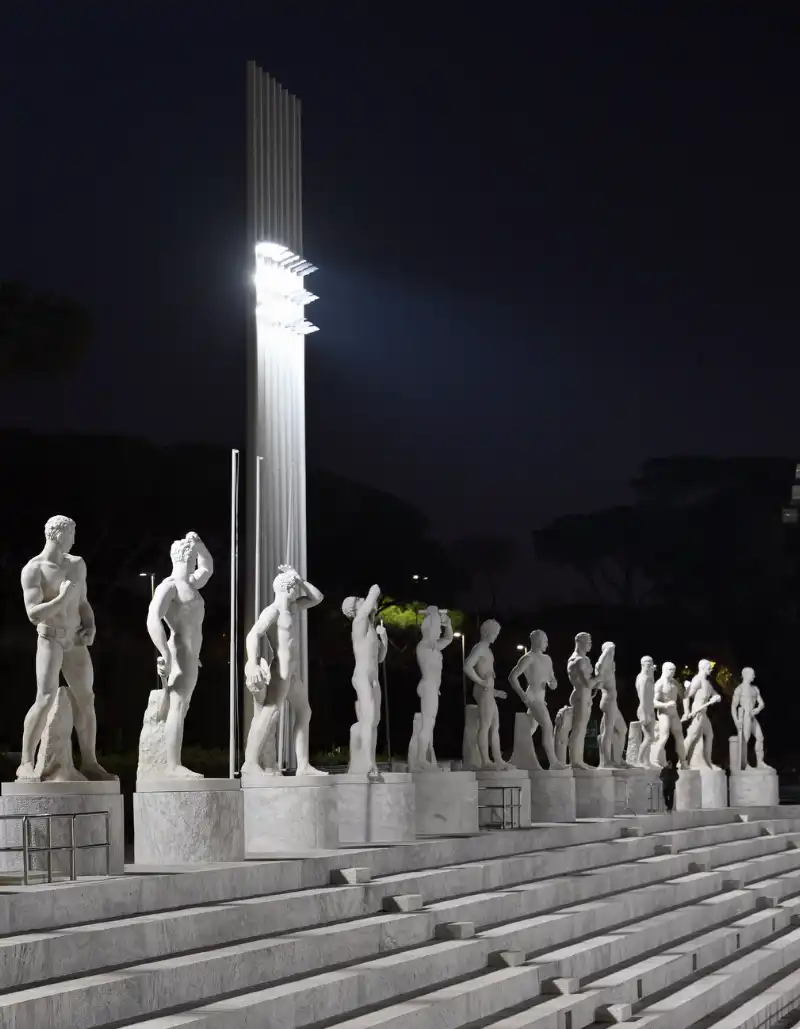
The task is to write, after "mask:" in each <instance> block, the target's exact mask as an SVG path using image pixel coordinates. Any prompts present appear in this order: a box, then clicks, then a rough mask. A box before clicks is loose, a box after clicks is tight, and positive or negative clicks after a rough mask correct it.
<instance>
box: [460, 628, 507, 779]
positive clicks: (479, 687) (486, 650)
mask: <svg viewBox="0 0 800 1029" xmlns="http://www.w3.org/2000/svg"><path fill="white" fill-rule="evenodd" d="M480 633H481V638H480V640H479V641H478V642H477V643H476V644H475V646H474V647H473V648H472V650H471V651H470V652H469V655H468V656H467V660H466V661H465V662H464V674H465V675H466V676H467V678H468V679H469V680H470V681H471V682H473V683H474V684H475V685H474V687H473V690H472V696H473V698H474V700H475V703H476V704H477V705H478V753H479V754H480V757H481V767H482V768H486V769H496V770H498V771H502V770H504V769H506V768H509V767H510V765H507V764H506V762H505V761H503V753H502V751H501V750H500V712H499V710H498V708H497V698H498V697H499V698H500V699H501V700H504V699H505V697H506V694H505V692H504V691H503V690H496V689H495V688H494V654H493V653H492V644H493V643H494V641H495V640H496V639H497V637H498V636H499V635H500V623H499V622H497V621H495V619H494V618H490V619H489V620H488V621H486V622H484V623H483V625H482V626H481V629H480ZM490 754H491V756H490Z"/></svg>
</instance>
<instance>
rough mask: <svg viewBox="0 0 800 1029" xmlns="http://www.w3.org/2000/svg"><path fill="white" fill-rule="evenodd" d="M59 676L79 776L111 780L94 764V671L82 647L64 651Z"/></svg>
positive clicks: (114, 777) (110, 777) (102, 769)
mask: <svg viewBox="0 0 800 1029" xmlns="http://www.w3.org/2000/svg"><path fill="white" fill-rule="evenodd" d="M62 672H63V674H64V679H65V681H66V683H67V685H68V686H69V699H70V701H71V702H72V719H73V722H74V723H75V734H76V736H77V737H78V746H79V747H80V751H81V772H82V773H83V774H84V775H85V776H86V778H87V779H95V780H106V781H109V780H114V779H116V776H115V775H111V774H110V773H109V772H107V771H106V770H105V768H102V767H101V766H100V765H99V764H98V763H97V754H96V752H95V746H96V740H97V717H96V715H95V710H94V669H93V668H92V659H91V657H90V656H89V651H88V649H87V648H86V647H72V648H71V649H69V650H66V651H64V658H63V665H62Z"/></svg>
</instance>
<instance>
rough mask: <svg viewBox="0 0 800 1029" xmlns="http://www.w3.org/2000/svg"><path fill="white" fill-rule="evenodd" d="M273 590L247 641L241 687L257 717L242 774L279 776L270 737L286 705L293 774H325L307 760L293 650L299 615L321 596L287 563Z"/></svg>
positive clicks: (304, 706) (304, 705) (305, 717)
mask: <svg viewBox="0 0 800 1029" xmlns="http://www.w3.org/2000/svg"><path fill="white" fill-rule="evenodd" d="M272 588H273V591H274V593H275V596H274V599H273V601H272V603H271V604H270V605H269V606H268V607H265V608H264V610H263V611H262V612H261V614H260V615H259V616H258V618H257V619H256V623H255V625H254V626H253V628H252V629H251V630H250V632H249V633H248V634H247V639H246V640H245V651H246V655H247V661H246V663H245V666H244V676H245V685H246V686H247V688H248V690H250V692H251V693H252V694H253V698H254V701H255V714H254V715H253V721H252V722H251V723H250V731H249V733H248V734H247V743H246V745H245V751H244V764H243V765H242V775H243V776H247V777H248V778H258V777H262V776H273V775H280V774H281V770H280V768H279V766H278V762H277V757H276V754H275V750H274V748H273V747H272V746H271V737H272V731H273V729H274V728H275V725H276V723H277V720H278V716H279V714H280V710H281V708H282V707H283V705H284V704H286V703H288V705H289V707H290V708H291V710H292V714H293V715H294V750H295V756H296V758H297V775H327V774H328V773H327V772H321V771H319V770H318V769H316V768H314V767H313V766H312V765H311V763H310V762H309V740H308V727H309V723H310V722H311V707H310V705H309V703H308V685H307V683H305V682H304V681H303V677H302V674H301V670H300V655H299V654H298V646H297V636H298V634H299V632H300V625H299V621H300V612H301V611H307V610H308V609H309V608H312V607H316V606H317V604H319V603H321V602H322V600H323V599H324V598H323V596H322V594H321V593H320V591H319V590H318V589H317V588H316V586H312V585H311V583H310V582H308V581H307V580H306V579H304V578H303V577H302V575H300V573H299V572H298V571H296V570H295V569H294V568H292V566H291V565H280V566H279V568H278V574H277V575H276V576H275V579H274V581H273V583H272Z"/></svg>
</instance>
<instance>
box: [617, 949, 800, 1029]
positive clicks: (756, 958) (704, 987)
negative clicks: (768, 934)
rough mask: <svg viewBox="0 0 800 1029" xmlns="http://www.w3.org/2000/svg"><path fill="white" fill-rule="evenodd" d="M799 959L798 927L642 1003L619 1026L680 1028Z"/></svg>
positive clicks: (741, 995)
mask: <svg viewBox="0 0 800 1029" xmlns="http://www.w3.org/2000/svg"><path fill="white" fill-rule="evenodd" d="M798 963H800V929H791V930H789V931H788V932H785V933H783V934H779V935H777V936H776V937H774V938H773V939H771V940H770V941H769V942H768V943H767V944H766V945H765V946H760V947H757V948H756V949H755V950H752V951H750V953H749V954H745V955H743V956H742V957H739V958H736V959H734V960H732V961H729V962H727V963H726V964H724V965H722V966H720V967H717V968H714V969H712V970H711V971H709V972H708V973H706V974H705V975H700V976H698V977H697V978H695V979H694V980H693V981H692V982H690V983H689V984H688V985H686V986H684V987H682V988H681V989H679V990H674V991H671V992H670V993H669V995H668V996H663V997H660V998H659V999H658V1000H656V1001H655V1002H653V1003H651V1004H644V1005H643V1006H641V1007H638V1008H637V1009H636V1011H635V1016H634V1018H633V1019H628V1020H625V1021H620V1022H619V1023H618V1026H619V1027H620V1029H634V1026H635V1027H638V1029H656V1027H658V1029H683V1027H685V1026H690V1025H694V1023H696V1022H698V1021H700V1020H701V1019H704V1018H707V1017H708V1016H709V1015H712V1014H713V1013H714V1012H715V1011H716V1010H717V1009H719V1008H721V1007H723V1005H725V1004H730V1003H731V1002H733V1001H735V1000H736V999H737V998H738V997H743V996H744V995H745V994H747V993H748V992H749V991H751V990H753V989H757V987H758V984H759V983H760V982H761V981H762V980H764V979H767V978H769V977H771V976H774V975H777V974H778V973H780V972H781V971H783V970H784V969H789V968H791V967H792V966H794V965H797V964H798Z"/></svg>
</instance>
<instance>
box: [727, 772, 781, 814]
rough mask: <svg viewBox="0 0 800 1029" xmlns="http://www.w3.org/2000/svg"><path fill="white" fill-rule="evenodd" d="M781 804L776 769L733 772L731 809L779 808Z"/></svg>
mask: <svg viewBox="0 0 800 1029" xmlns="http://www.w3.org/2000/svg"><path fill="white" fill-rule="evenodd" d="M779 803H780V797H779V794H778V773H777V772H776V771H775V769H774V768H746V769H744V770H743V771H741V772H740V771H737V770H736V769H734V770H733V771H732V772H731V807H777V806H778V804H779Z"/></svg>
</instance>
